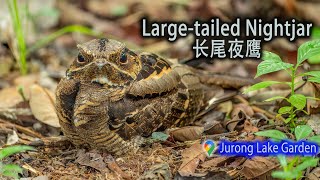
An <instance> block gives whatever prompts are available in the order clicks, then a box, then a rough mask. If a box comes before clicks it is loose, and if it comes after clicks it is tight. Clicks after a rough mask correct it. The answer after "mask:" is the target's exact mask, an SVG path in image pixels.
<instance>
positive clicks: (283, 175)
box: [271, 171, 298, 179]
mask: <svg viewBox="0 0 320 180" xmlns="http://www.w3.org/2000/svg"><path fill="white" fill-rule="evenodd" d="M271 175H272V177H273V178H279V179H294V178H296V177H297V176H298V173H296V172H284V171H273V172H272V174H271Z"/></svg>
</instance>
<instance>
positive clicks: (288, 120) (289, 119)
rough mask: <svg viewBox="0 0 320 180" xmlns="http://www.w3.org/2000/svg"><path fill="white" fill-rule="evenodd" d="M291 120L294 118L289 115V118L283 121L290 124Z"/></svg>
mask: <svg viewBox="0 0 320 180" xmlns="http://www.w3.org/2000/svg"><path fill="white" fill-rule="evenodd" d="M291 120H292V118H291V117H288V118H287V119H285V120H284V121H283V122H284V123H286V124H288V123H289V122H290V121H291Z"/></svg>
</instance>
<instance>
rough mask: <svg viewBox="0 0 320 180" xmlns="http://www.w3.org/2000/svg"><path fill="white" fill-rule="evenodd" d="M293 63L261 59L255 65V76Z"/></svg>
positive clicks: (285, 67) (290, 65)
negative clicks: (256, 65)
mask: <svg viewBox="0 0 320 180" xmlns="http://www.w3.org/2000/svg"><path fill="white" fill-rule="evenodd" d="M292 66H293V65H292V64H290V63H285V62H282V61H281V62H272V61H262V62H261V63H260V64H259V65H258V67H257V74H256V76H255V78H257V77H259V76H261V75H264V74H268V73H271V72H276V71H280V70H283V69H288V68H291V67H292Z"/></svg>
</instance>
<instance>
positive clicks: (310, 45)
mask: <svg viewBox="0 0 320 180" xmlns="http://www.w3.org/2000/svg"><path fill="white" fill-rule="evenodd" d="M318 54H320V39H316V40H312V41H308V42H305V43H303V44H302V45H301V46H300V47H299V49H298V59H297V66H299V65H300V64H301V63H302V62H303V61H304V60H306V59H308V58H310V57H312V56H315V55H318Z"/></svg>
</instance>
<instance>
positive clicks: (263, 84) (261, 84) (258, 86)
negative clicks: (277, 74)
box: [243, 81, 282, 94]
mask: <svg viewBox="0 0 320 180" xmlns="http://www.w3.org/2000/svg"><path fill="white" fill-rule="evenodd" d="M281 83H282V82H279V81H263V82H259V83H257V84H254V85H252V86H250V87H249V88H248V89H246V90H245V91H244V92H243V93H245V94H246V93H248V92H250V91H256V90H259V89H263V88H266V87H269V86H271V85H273V84H281Z"/></svg>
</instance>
